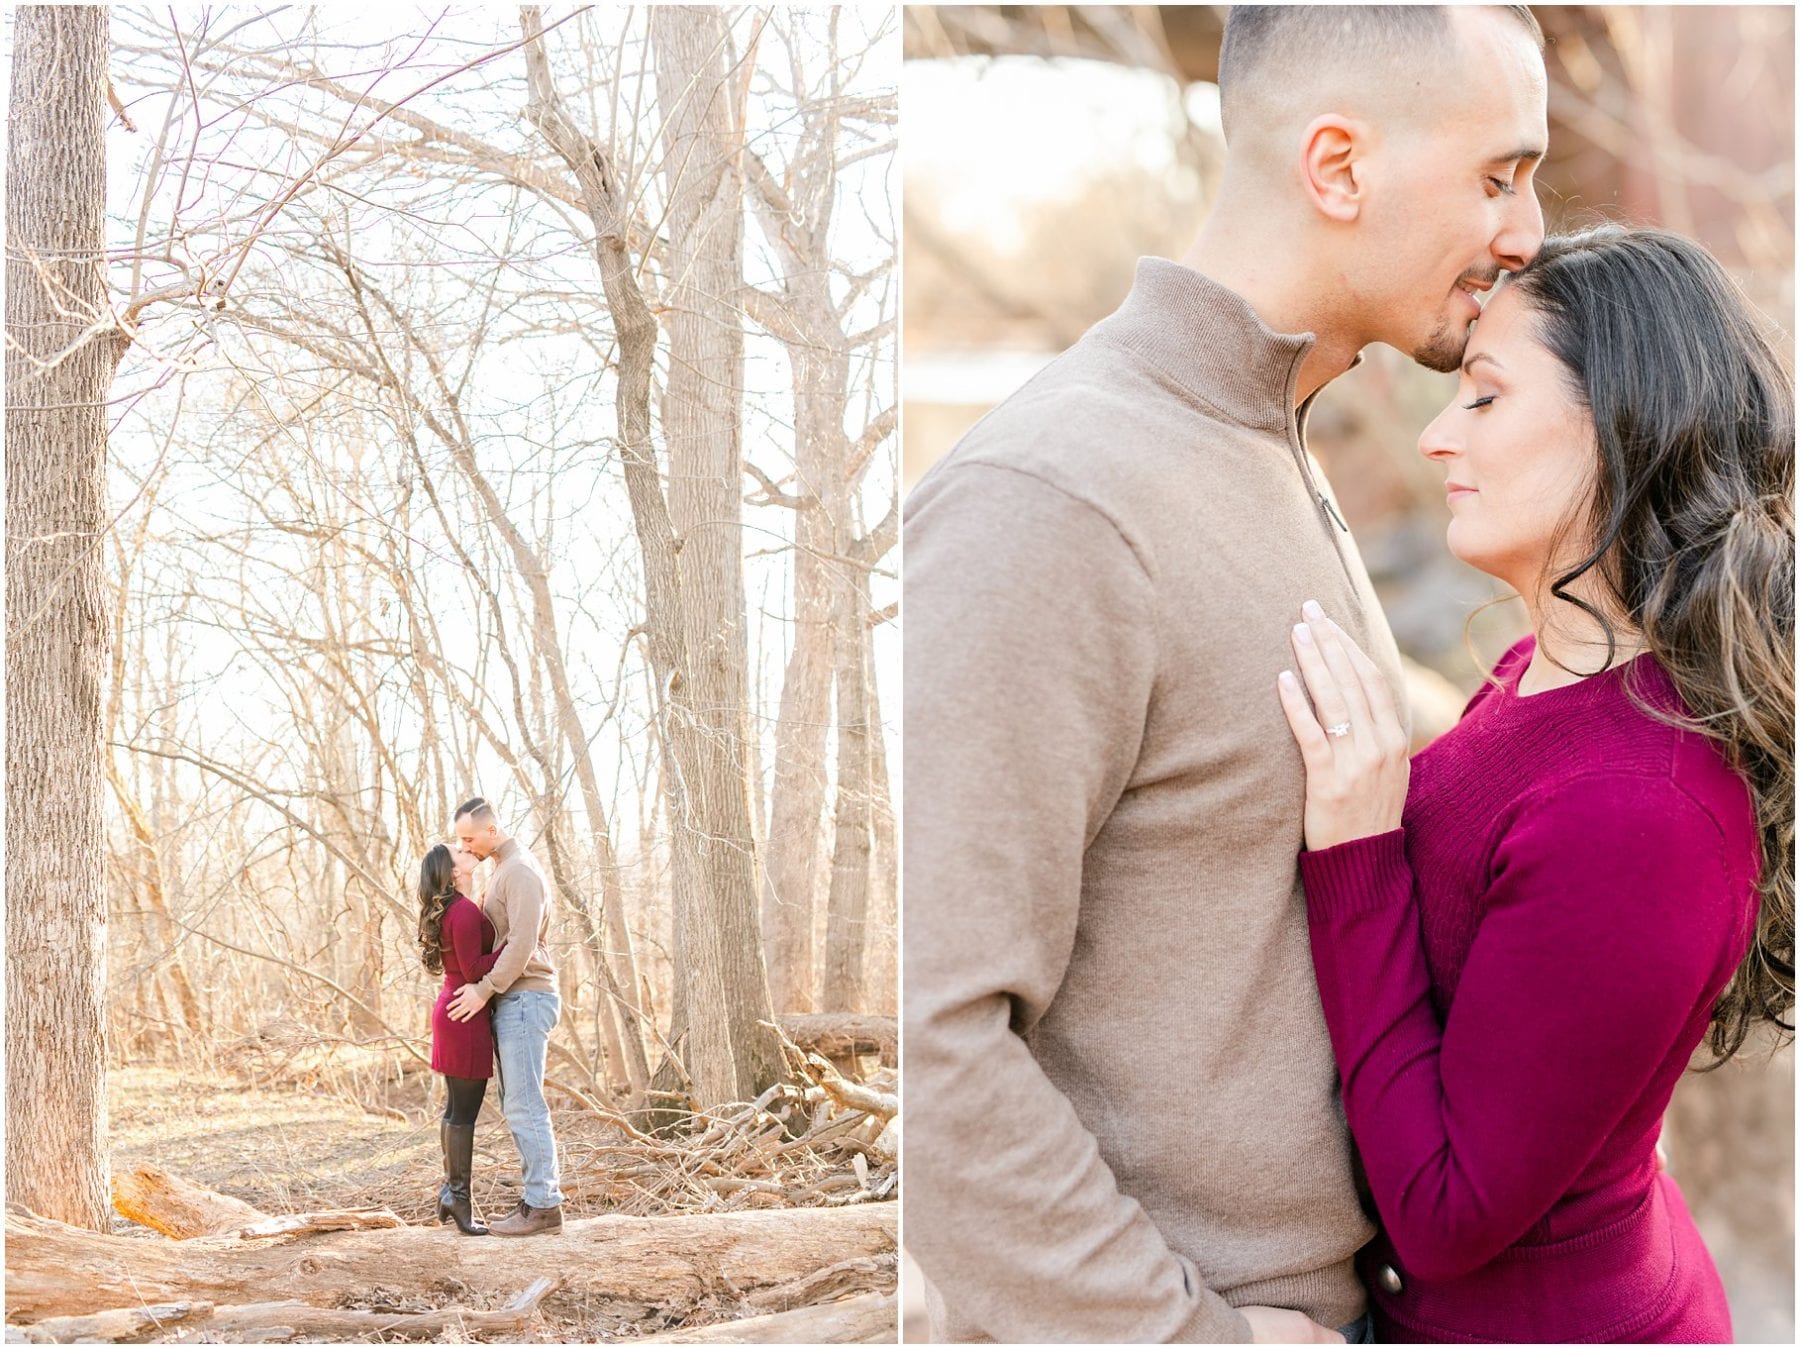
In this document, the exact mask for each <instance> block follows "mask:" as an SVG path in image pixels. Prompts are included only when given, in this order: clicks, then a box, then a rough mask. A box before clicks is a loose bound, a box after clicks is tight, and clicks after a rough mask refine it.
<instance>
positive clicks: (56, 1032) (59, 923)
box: [6, 5, 121, 1231]
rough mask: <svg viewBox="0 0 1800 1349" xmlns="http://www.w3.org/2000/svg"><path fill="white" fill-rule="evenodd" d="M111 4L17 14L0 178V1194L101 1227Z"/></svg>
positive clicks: (112, 338)
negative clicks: (1, 698)
mask: <svg viewBox="0 0 1800 1349" xmlns="http://www.w3.org/2000/svg"><path fill="white" fill-rule="evenodd" d="M107 37H108V33H107V13H106V10H104V9H102V8H98V7H95V6H89V5H82V6H70V7H67V8H64V7H60V6H49V5H27V6H22V7H21V8H19V9H18V10H16V11H15V13H14V26H13V72H12V74H13V80H12V106H11V108H10V110H9V136H8V143H7V166H6V167H7V189H8V190H7V194H6V250H7V251H6V333H7V349H6V611H7V640H6V736H7V739H6V748H7V764H6V768H7V772H6V808H7V820H8V828H7V840H6V841H7V862H6V920H7V921H6V929H7V931H6V938H7V940H6V972H7V977H6V1040H7V1045H6V1049H7V1052H6V1114H7V1121H6V1124H7V1127H6V1169H7V1199H8V1201H9V1202H12V1203H16V1204H23V1205H25V1206H26V1207H28V1208H31V1209H33V1210H35V1211H37V1212H39V1213H42V1214H45V1215H46V1216H51V1217H55V1218H59V1219H61V1220H63V1221H66V1222H70V1223H75V1224H78V1225H80V1226H84V1227H91V1228H95V1229H97V1230H102V1231H103V1230H105V1228H106V1226H107V1221H108V1217H109V1211H110V1204H109V1197H108V1192H107V1191H108V1187H107V1158H106V1059H105V1050H104V1044H105V1034H106V1017H105V992H106V975H105V951H106V894H105V888H104V886H105V877H104V858H105V856H106V836H105V830H104V823H103V817H102V804H101V793H102V790H103V786H104V782H105V777H104V773H103V768H102V762H101V758H102V756H101V745H100V733H101V717H102V708H101V699H100V683H101V672H102V671H103V669H104V668H105V663H106V649H107V642H108V631H107V622H106V606H107V596H106V583H105V577H104V575H103V567H102V552H101V538H102V535H103V533H104V531H105V529H106V414H105V407H104V404H105V400H106V394H107V390H108V388H109V387H110V385H111V383H112V377H113V373H114V371H115V370H116V369H117V366H118V361H119V356H120V354H121V348H120V346H119V344H118V340H117V337H116V334H115V332H114V331H113V330H112V328H111V325H110V323H109V322H108V319H107V315H108V310H107V303H106V294H105V287H104V281H103V277H102V274H101V267H102V260H103V256H104V254H103V250H104V246H105V237H104V219H105V216H104V212H105V203H106V156H105V140H104V129H105V124H106V116H107V112H106V107H107V104H106V60H107Z"/></svg>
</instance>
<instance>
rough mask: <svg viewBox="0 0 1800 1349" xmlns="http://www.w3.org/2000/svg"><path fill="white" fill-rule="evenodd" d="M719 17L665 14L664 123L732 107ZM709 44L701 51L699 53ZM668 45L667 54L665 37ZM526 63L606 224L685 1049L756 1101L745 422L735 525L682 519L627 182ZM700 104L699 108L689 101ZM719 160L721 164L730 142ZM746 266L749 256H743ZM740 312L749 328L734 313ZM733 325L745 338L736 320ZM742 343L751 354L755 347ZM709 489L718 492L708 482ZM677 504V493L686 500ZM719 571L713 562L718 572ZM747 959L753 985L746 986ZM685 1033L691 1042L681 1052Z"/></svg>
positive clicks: (535, 54)
mask: <svg viewBox="0 0 1800 1349" xmlns="http://www.w3.org/2000/svg"><path fill="white" fill-rule="evenodd" d="M519 17H520V23H521V26H522V27H523V28H524V30H525V33H526V35H527V37H538V35H539V33H540V32H541V19H540V16H539V11H538V9H537V8H536V7H535V6H524V7H521V9H520V11H519ZM708 20H710V21H711V22H712V23H715V24H716V23H718V22H719V16H718V15H717V13H716V12H714V11H705V12H704V13H702V14H698V15H696V14H695V13H694V12H690V11H686V10H680V11H669V10H658V11H657V12H656V15H655V16H654V20H653V22H655V23H659V24H661V25H663V26H665V27H669V28H670V29H671V30H672V32H673V34H674V36H673V37H671V39H670V42H669V44H668V45H669V51H668V55H669V56H670V57H671V58H672V59H673V58H674V57H675V54H676V51H677V48H678V46H679V44H680V39H681V37H682V36H683V35H685V36H687V37H689V38H690V41H689V43H688V44H687V46H686V47H681V48H680V49H681V51H682V52H683V53H685V54H686V55H687V56H689V58H690V59H691V60H692V62H693V63H694V64H693V79H692V80H691V81H687V82H682V83H679V84H676V85H675V86H674V88H673V91H672V96H671V98H670V99H669V100H668V103H669V106H666V107H665V108H664V109H663V115H664V118H665V119H679V118H681V117H684V116H693V115H695V109H698V110H700V112H702V113H706V114H707V115H713V114H714V113H715V112H716V111H717V110H716V109H714V108H713V107H712V101H711V99H709V98H707V97H705V96H702V95H700V94H698V93H697V92H696V90H697V88H698V86H699V85H700V84H705V85H706V86H707V88H708V89H709V90H710V91H711V94H712V97H713V98H722V97H723V93H724V84H723V82H722V80H720V79H719V78H718V77H716V76H714V77H713V78H711V79H710V80H702V79H700V77H699V71H700V66H699V62H700V61H701V59H702V58H704V57H705V55H706V51H707V49H708V48H709V47H711V48H714V49H713V51H712V67H713V68H714V69H716V68H717V67H718V66H719V65H721V64H722V62H721V61H720V59H719V58H720V56H721V50H720V49H718V48H716V47H715V46H714V44H716V43H717V42H718V41H719V39H721V38H722V36H723V33H722V29H721V30H719V31H718V32H715V33H712V34H710V35H709V34H707V33H705V32H701V33H698V34H695V33H694V32H693V31H692V30H693V25H694V23H696V22H701V23H705V22H707V21H708ZM696 37H697V42H696V41H694V40H693V39H694V38H696ZM658 46H659V50H660V49H661V47H662V42H661V37H660V35H659V40H658ZM695 46H698V47H699V48H700V50H699V52H698V53H697V54H696V53H695V52H694V51H693V48H694V47H695ZM525 58H526V72H527V75H528V78H529V81H530V102H529V103H528V104H527V105H526V115H527V116H528V117H529V118H530V119H531V121H532V123H533V124H534V125H535V126H536V127H537V128H538V129H539V130H540V131H541V132H542V133H543V135H544V138H545V140H546V141H548V142H549V144H550V145H551V146H552V148H554V149H555V150H556V152H557V154H558V155H559V156H560V157H561V158H562V160H563V162H564V164H565V165H567V166H568V168H569V170H570V171H571V172H572V173H573V174H574V175H575V178H576V181H577V183H578V184H579V186H580V190H581V200H582V206H583V208H584V209H585V210H586V212H587V214H588V217H589V219H590V221H591V222H592V223H593V226H594V233H595V254H596V257H597V259H598V261H599V264H600V283H601V287H602V290H603V291H604V293H605V296H606V303H607V309H608V310H609V312H610V314H611V316H612V321H613V332H614V336H615V337H616V338H617V342H618V403H617V407H618V427H619V436H618V440H619V458H620V463H621V466H622V467H623V469H624V474H625V487H626V493H627V495H628V497H629V498H630V503H631V514H632V521H633V525H634V528H635V530H636V532H637V536H638V545H639V552H640V556H641V559H642V563H643V573H644V592H645V593H644V615H645V621H644V625H643V631H644V639H645V646H646V648H647V650H648V654H649V663H650V668H651V673H652V674H653V675H654V677H655V680H656V689H655V693H654V697H655V702H656V715H657V720H658V727H657V739H658V744H659V746H660V750H661V755H662V764H661V774H660V776H661V781H662V783H663V787H664V790H665V791H666V792H667V794H668V808H669V823H670V835H671V842H672V846H673V848H674V850H675V861H674V866H673V868H672V870H673V874H674V877H675V894H676V924H675V929H676V937H677V958H676V970H675V974H676V990H675V996H674V998H673V1002H674V1004H675V1013H674V1016H673V1017H672V1023H673V1024H672V1029H671V1034H670V1040H671V1042H676V1041H678V1040H679V1041H681V1043H682V1047H683V1058H684V1060H685V1067H686V1076H687V1078H688V1081H689V1083H690V1084H691V1090H692V1091H693V1092H694V1093H695V1094H696V1095H697V1096H699V1097H700V1099H701V1100H702V1101H703V1102H704V1103H708V1104H712V1103H717V1102H719V1101H723V1100H730V1099H748V1098H751V1097H754V1096H755V1095H756V1094H758V1092H760V1090H761V1089H762V1087H763V1086H766V1085H768V1084H769V1083H770V1082H772V1081H774V1080H775V1079H776V1077H777V1076H778V1075H779V1074H780V1072H781V1063H780V1057H779V1051H778V1049H777V1046H776V1042H775V1039H774V1036H773V1035H772V1034H771V1033H769V1032H767V1031H763V1030H760V1029H759V1028H758V1027H757V1025H756V1022H757V1021H758V1020H768V1019H769V1017H770V1012H769V1003H768V982H767V977H766V975H765V974H764V973H763V968H762V949H761V938H760V935H759V934H758V931H757V921H756V884H755V856H754V846H753V840H752V839H751V838H750V834H749V802H748V797H747V794H746V791H747V784H746V782H745V780H744V776H743V766H742V763H741V762H740V761H739V759H738V757H737V746H738V745H740V744H741V743H742V738H743V736H744V733H745V727H744V715H745V706H744V702H745V700H744V687H745V678H744V655H743V641H744V635H743V634H744V624H743V588H742V584H741V580H739V581H738V582H736V583H734V584H733V586H732V589H731V591H730V592H729V594H728V595H727V596H725V597H721V596H719V595H717V594H710V593H704V592H705V591H706V589H707V587H709V586H710V585H711V584H712V583H713V581H714V579H715V577H716V576H717V575H718V574H720V572H721V570H722V566H723V565H731V567H732V574H733V575H740V576H741V558H739V556H738V550H740V549H741V546H742V545H741V541H740V538H739V529H738V528H737V525H736V521H737V519H738V502H739V497H738V495H737V493H738V478H737V474H738V472H739V470H740V465H739V464H738V463H737V453H738V449H737V443H736V431H735V423H734V429H733V430H732V432H731V434H730V438H729V439H730V451H729V452H730V454H731V456H732V465H731V469H730V471H731V474H732V476H731V479H730V484H731V491H730V493H729V496H730V501H729V503H728V504H727V505H725V506H723V507H721V508H720V509H721V510H722V511H723V512H724V513H722V514H716V515H696V514H694V513H693V512H694V510H695V508H696V506H697V505H700V504H701V503H697V502H694V501H684V503H683V505H684V508H685V509H684V510H683V511H682V512H681V513H680V514H679V516H678V515H677V512H676V510H675V508H674V506H673V504H672V502H671V500H670V499H669V498H666V497H665V496H664V495H663V485H662V482H661V481H660V477H659V473H658V469H657V463H656V455H655V449H654V445H653V443H652V440H651V435H650V382H651V376H652V373H653V364H654V359H655V351H656V333H657V328H656V319H655V317H654V316H653V315H652V314H651V313H650V310H649V306H648V305H647V304H646V303H645V302H644V297H643V293H642V291H641V289H640V288H639V286H638V281H637V276H636V273H635V269H634V267H633V264H632V260H631V254H630V250H629V230H630V218H629V211H628V206H627V199H626V196H625V193H624V187H623V184H622V183H621V182H620V179H619V175H618V173H617V172H616V166H615V165H613V164H612V163H611V161H610V158H609V156H608V155H607V153H606V151H605V149H604V148H603V147H601V146H600V145H599V144H597V143H596V142H595V141H594V139H593V138H592V137H591V136H589V135H588V134H587V133H586V132H584V131H582V130H581V129H580V127H579V126H578V125H577V124H576V123H575V122H574V121H573V120H572V119H571V118H570V116H569V114H568V111H567V109H566V107H565V105H564V103H563V100H562V99H561V97H560V96H559V95H558V94H557V92H556V87H555V82H554V80H553V79H552V76H551V73H550V64H549V58H548V55H547V53H546V52H545V50H544V44H543V42H542V40H541V38H540V39H539V40H538V41H536V42H533V43H531V45H529V46H527V47H526V49H525ZM659 60H660V58H659ZM661 83H662V80H661V78H660V72H659V85H660V84H661ZM687 99H694V100H695V101H694V102H693V103H691V104H688V103H686V102H685V100H687ZM671 134H673V135H675V136H676V137H677V139H679V138H680V136H681V133H680V131H679V130H676V131H673V132H672V133H671ZM713 151H714V154H717V153H718V148H717V146H716V145H715V146H714V147H713ZM677 158H678V160H679V162H680V163H681V164H683V165H684V166H685V170H684V171H685V172H686V173H690V174H694V175H700V176H701V179H702V181H701V187H702V188H703V189H704V188H705V187H706V186H707V184H711V187H712V190H711V191H709V192H708V191H703V192H702V194H701V195H700V196H699V198H698V201H699V203H700V205H701V206H702V207H703V208H704V210H705V212H706V215H705V219H706V223H707V226H708V228H723V229H729V230H732V231H736V230H737V229H739V228H740V227H741V226H740V225H739V222H738V220H737V210H738V209H739V207H738V206H737V205H736V204H735V200H736V199H735V198H733V199H732V200H733V202H734V204H733V206H732V208H731V209H729V210H727V209H724V199H725V194H723V193H722V191H721V189H720V184H719V178H720V176H721V175H720V174H719V172H718V171H717V170H716V169H712V170H709V169H708V164H709V163H710V158H709V157H708V156H706V155H704V154H701V155H700V156H699V162H697V163H694V164H689V163H687V160H686V157H685V156H682V157H677ZM671 171H672V172H675V171H676V170H674V169H672V170H671ZM725 176H726V177H729V176H730V175H725ZM689 186H691V185H689ZM734 190H735V189H734ZM693 224H694V222H693V221H692V220H690V219H688V218H687V217H686V216H684V215H682V214H681V213H679V212H677V211H676V210H674V209H672V210H671V228H672V229H673V230H675V231H676V232H677V233H681V234H683V235H684V236H685V235H686V234H687V230H685V229H684V228H683V227H684V226H689V227H691V226H692V225H693ZM735 253H736V250H735V248H734V249H733V256H734V257H735ZM699 261H700V260H699V259H694V260H693V265H699ZM709 276H710V274H709ZM739 284H741V278H734V280H733V282H732V285H731V287H730V289H729V290H727V291H720V290H711V291H709V290H708V289H707V287H706V286H705V285H704V284H696V283H694V282H690V285H692V287H693V294H692V295H690V296H689V300H690V302H691V303H693V304H694V305H695V306H696V307H697V312H698V313H702V314H705V315H708V316H711V317H712V318H713V319H714V321H717V315H718V311H719V310H720V308H721V300H720V297H721V296H722V295H735V294H736V293H737V287H738V285H739ZM726 308H727V311H728V312H731V313H733V314H734V315H735V311H729V308H728V306H727V307H726ZM731 323H732V326H733V330H734V331H735V325H736V319H735V316H734V317H733V318H732V320H731ZM738 340H739V342H740V344H741V337H740V338H739V339H738ZM684 354H687V353H684V352H683V351H680V350H677V351H672V354H671V362H670V363H671V365H672V366H674V367H677V368H680V367H682V365H683V356H684ZM698 373H699V372H697V371H689V372H688V376H687V377H688V378H689V379H692V378H693V377H694V376H695V375H697V374H698ZM705 374H706V377H707V378H706V380H704V381H701V383H702V385H703V387H702V388H701V389H699V390H694V389H692V388H691V387H688V388H685V389H684V390H683V391H682V393H681V395H680V396H678V395H677V393H676V390H675V389H674V387H673V385H672V387H671V390H670V391H669V394H668V395H667V396H666V397H665V400H664V406H665V416H666V415H667V412H668V409H669V405H670V403H672V402H675V403H679V402H680V401H682V399H683V398H686V399H688V400H689V401H690V404H691V406H693V407H695V408H698V409H704V408H705V407H706V402H705V401H704V400H705V399H706V398H708V397H714V396H716V391H714V390H712V389H710V388H708V387H704V386H705V385H707V384H708V383H709V382H710V383H716V382H718V380H719V378H720V374H721V372H719V371H717V370H707V371H706V372H705ZM723 374H724V376H725V379H726V381H727V389H728V391H729V398H730V404H731V410H732V416H733V417H734V418H735V416H736V400H737V394H738V384H739V383H741V375H736V374H734V372H733V371H731V370H729V369H728V370H726V371H724V372H723ZM688 425H689V422H686V421H684V420H683V414H682V413H681V412H677V413H676V415H675V418H674V420H673V422H672V423H668V422H666V423H665V432H666V435H667V439H668V440H669V442H670V454H671V459H672V462H674V463H678V464H680V465H682V466H683V467H685V468H687V469H689V470H692V471H695V472H698V471H700V470H701V469H702V468H703V467H704V466H703V465H702V464H696V463H695V458H696V456H699V457H703V456H704V454H705V453H706V452H708V451H711V452H714V453H717V449H718V447H717V445H716V444H714V443H713V442H711V441H710V440H709V439H699V440H695V441H688V440H687V439H686V437H687V430H686V428H687V426H688ZM700 429H701V431H703V432H705V433H706V435H707V436H710V435H712V434H716V431H715V428H714V427H713V425H712V418H711V417H710V416H703V417H702V418H701V425H700ZM677 456H680V458H677ZM714 471H715V472H716V469H715V470H714ZM675 477H676V479H677V484H679V483H680V480H681V477H682V468H677V469H676V470H675ZM697 486H698V487H699V488H700V490H702V491H704V490H706V488H707V486H708V485H706V484H700V485H697ZM670 495H671V497H672V496H673V495H674V491H673V489H672V490H671V494H670ZM713 499H714V498H712V497H710V496H707V497H704V498H703V501H704V502H705V503H708V504H709V503H710V502H711V501H712V500H713ZM677 518H679V519H681V521H682V522H683V524H684V525H685V527H686V529H685V531H684V532H678V531H677V526H676V523H675V522H676V519H677ZM709 536H710V537H709ZM721 536H722V537H723V538H724V539H725V540H727V542H726V543H725V544H720V543H719V541H718V540H719V537H721ZM721 547H723V548H726V549H728V550H729V556H730V558H731V559H734V560H735V561H733V562H731V563H729V564H721V563H720V562H719V560H718V558H717V553H718V550H719V549H720V548H721ZM690 553H691V556H690ZM709 561H711V562H712V563H713V565H711V566H708V565H707V564H708V562H709ZM690 586H696V587H700V588H701V590H702V592H703V593H700V594H698V595H691V594H690V591H689V589H688V588H689V587H690ZM690 602H691V603H692V604H693V605H694V606H697V608H696V610H695V612H698V613H705V614H708V615H710V617H711V622H710V623H708V622H703V621H701V620H700V619H699V618H697V617H695V616H694V613H691V612H690ZM734 647H735V656H734V655H733V650H734ZM746 962H749V965H750V968H751V971H752V972H753V977H746V976H745V975H744V972H743V971H744V965H745V963H746ZM684 980H685V981H687V982H686V983H685V984H684V983H683V981H684ZM734 1032H735V1033H734ZM684 1034H685V1036H686V1038H685V1040H682V1039H681V1037H682V1036H683V1035H684ZM666 1067H667V1065H665V1068H666ZM668 1082H669V1079H668V1076H667V1073H666V1072H659V1073H658V1075H657V1077H656V1078H655V1079H653V1085H655V1086H658V1087H664V1086H666V1085H668Z"/></svg>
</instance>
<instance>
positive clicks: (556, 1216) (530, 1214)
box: [488, 1199, 562, 1237]
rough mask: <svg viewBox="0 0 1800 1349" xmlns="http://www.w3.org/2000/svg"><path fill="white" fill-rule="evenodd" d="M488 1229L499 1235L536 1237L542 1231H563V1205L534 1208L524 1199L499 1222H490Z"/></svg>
mask: <svg viewBox="0 0 1800 1349" xmlns="http://www.w3.org/2000/svg"><path fill="white" fill-rule="evenodd" d="M488 1231H489V1232H491V1233H493V1235H495V1236H497V1237H535V1236H537V1235H538V1234H539V1233H540V1232H560V1231H562V1205H561V1204H558V1205H557V1206H556V1207H555V1208H533V1207H532V1206H531V1205H530V1204H527V1203H526V1202H525V1201H524V1200H523V1199H521V1200H520V1201H519V1207H518V1208H516V1209H514V1210H513V1211H512V1212H511V1213H509V1214H507V1215H506V1216H505V1217H504V1218H502V1219H501V1220H500V1221H499V1222H497V1223H489V1224H488Z"/></svg>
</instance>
